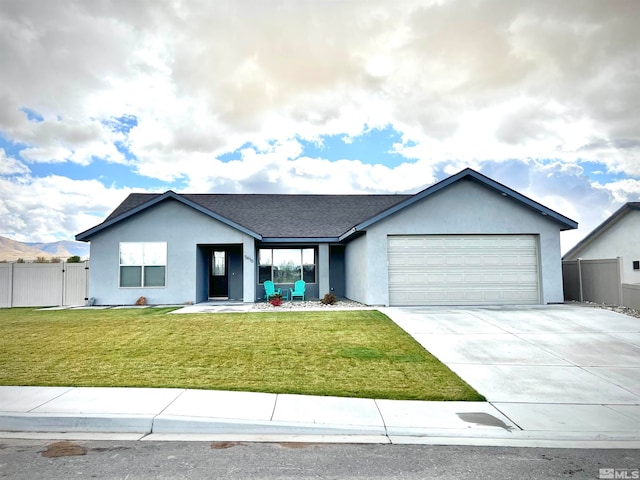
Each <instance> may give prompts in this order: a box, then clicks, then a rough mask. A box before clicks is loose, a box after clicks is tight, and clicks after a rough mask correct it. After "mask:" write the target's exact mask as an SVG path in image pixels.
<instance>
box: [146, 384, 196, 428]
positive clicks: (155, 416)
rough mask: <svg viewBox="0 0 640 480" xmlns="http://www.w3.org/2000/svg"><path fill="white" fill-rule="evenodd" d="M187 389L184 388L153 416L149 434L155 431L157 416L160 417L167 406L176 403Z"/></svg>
mask: <svg viewBox="0 0 640 480" xmlns="http://www.w3.org/2000/svg"><path fill="white" fill-rule="evenodd" d="M186 391H187V389H186V388H183V389H182V391H181V392H180V393H179V394H178V395H176V397H175V398H174V399H173V400H171V401H170V402H169V403H168V404H167V405H165V407H164V408H163V409H162V410H160V412H158V413H156V414H155V415H154V416H153V418H152V419H151V431H150V432H149V434H151V433H153V429H154V427H155V424H156V418H158V417H159V416H160V415H162V414H163V413H164V412H165V411H166V410H167V408H169V407H170V406H171V405H173V404H174V403H175V401H176V400H178V398H180V397H181V396H182V395H183V394H184V392H186Z"/></svg>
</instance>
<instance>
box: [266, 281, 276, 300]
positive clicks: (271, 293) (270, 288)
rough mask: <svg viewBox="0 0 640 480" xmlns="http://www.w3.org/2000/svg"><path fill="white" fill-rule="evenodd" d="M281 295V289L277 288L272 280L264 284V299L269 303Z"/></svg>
mask: <svg viewBox="0 0 640 480" xmlns="http://www.w3.org/2000/svg"><path fill="white" fill-rule="evenodd" d="M276 295H280V289H279V288H276V286H275V285H274V283H273V282H272V281H271V280H267V281H266V282H264V299H265V300H266V301H267V302H268V301H269V299H270V298H271V297H275V296H276Z"/></svg>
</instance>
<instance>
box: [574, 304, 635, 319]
mask: <svg viewBox="0 0 640 480" xmlns="http://www.w3.org/2000/svg"><path fill="white" fill-rule="evenodd" d="M575 303H580V302H575ZM583 305H586V306H587V307H593V308H603V309H605V310H611V311H612V312H617V313H622V314H624V315H629V316H630V317H635V318H640V310H636V309H635V308H629V307H621V306H619V305H604V304H603V303H592V302H583Z"/></svg>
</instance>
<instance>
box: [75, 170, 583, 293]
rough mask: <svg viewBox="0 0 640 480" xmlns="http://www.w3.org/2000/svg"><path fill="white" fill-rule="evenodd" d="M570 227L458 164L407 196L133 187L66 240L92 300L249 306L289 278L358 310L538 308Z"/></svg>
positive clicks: (554, 288) (554, 279) (553, 280)
mask: <svg viewBox="0 0 640 480" xmlns="http://www.w3.org/2000/svg"><path fill="white" fill-rule="evenodd" d="M574 228H577V223H576V222H574V221H573V220H570V219H568V218H567V217H564V216H562V215H560V214H559V213H557V212H554V211H553V210H550V209H549V208H546V207H544V206H542V205H540V204H539V203H537V202H534V201H533V200H531V199H529V198H527V197H525V196H523V195H521V194H519V193H517V192H515V191H514V190H511V189H510V188H508V187H506V186H504V185H502V184H500V183H498V182H495V181H494V180H491V179H490V178H488V177H486V176H484V175H482V174H480V173H478V172H476V171H474V170H471V169H465V170H463V171H461V172H460V173H458V174H456V175H453V176H451V177H449V178H447V179H445V180H443V181H441V182H439V183H437V184H435V185H432V186H431V187H429V188H427V189H425V190H423V191H421V192H419V193H417V194H415V195H267V194H265V195H258V194H256V195H245V194H240V195H236V194H177V193H174V192H172V191H168V192H166V193H163V194H135V193H134V194H131V195H129V197H127V199H125V201H124V202H123V203H122V204H121V205H120V206H118V208H116V210H115V211H114V212H113V213H112V214H111V215H109V217H108V218H107V219H106V220H105V221H104V222H103V223H101V224H100V225H97V226H95V227H93V228H91V229H89V230H87V231H85V232H82V233H80V234H78V235H77V236H76V239H77V240H82V241H90V242H91V270H90V296H91V297H93V298H94V299H95V303H96V304H97V305H101V304H102V305H112V304H131V303H133V302H135V300H136V299H137V298H138V297H140V296H145V297H146V298H147V301H148V302H149V303H153V304H180V303H184V302H204V301H207V300H208V299H210V298H228V299H230V300H242V301H244V302H254V301H256V300H257V299H261V298H262V296H263V293H264V288H263V283H264V281H265V280H273V281H274V282H275V283H276V285H277V286H278V287H283V288H287V287H291V286H293V282H294V281H295V280H298V279H302V280H305V281H306V282H307V296H308V297H309V298H319V297H320V298H321V297H322V296H324V294H326V293H328V292H329V291H333V292H334V293H335V294H336V295H337V296H339V297H347V298H350V299H352V300H356V301H359V302H362V303H364V304H367V305H480V304H545V303H554V302H562V301H563V292H562V268H561V258H560V231H562V230H568V229H574Z"/></svg>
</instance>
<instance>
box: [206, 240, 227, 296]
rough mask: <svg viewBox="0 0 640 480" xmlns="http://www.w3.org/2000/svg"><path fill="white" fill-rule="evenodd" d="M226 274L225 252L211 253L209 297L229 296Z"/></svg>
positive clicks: (215, 251)
mask: <svg viewBox="0 0 640 480" xmlns="http://www.w3.org/2000/svg"><path fill="white" fill-rule="evenodd" d="M227 272H228V269H227V252H226V250H214V251H212V252H211V275H210V277H209V297H217V298H221V297H222V298H227V297H228V296H229V277H228V275H227Z"/></svg>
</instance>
